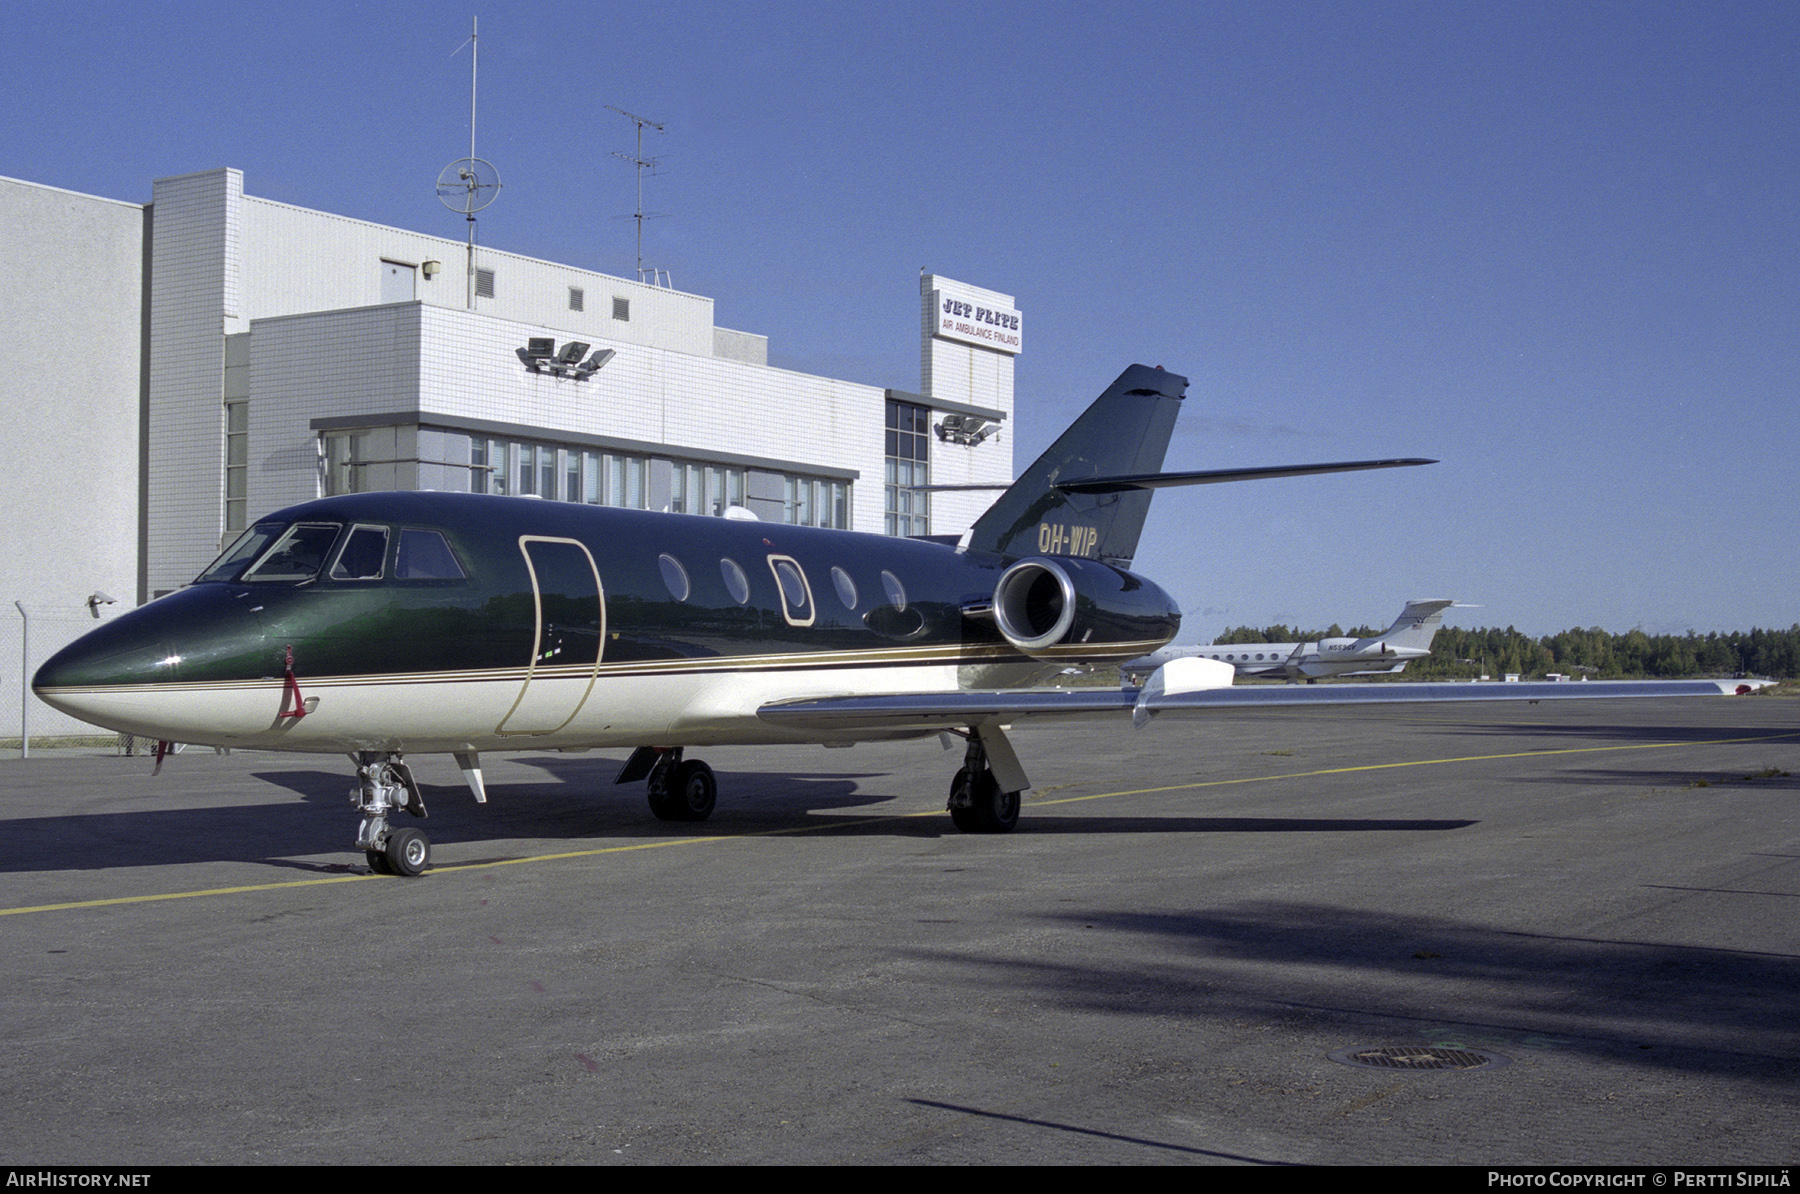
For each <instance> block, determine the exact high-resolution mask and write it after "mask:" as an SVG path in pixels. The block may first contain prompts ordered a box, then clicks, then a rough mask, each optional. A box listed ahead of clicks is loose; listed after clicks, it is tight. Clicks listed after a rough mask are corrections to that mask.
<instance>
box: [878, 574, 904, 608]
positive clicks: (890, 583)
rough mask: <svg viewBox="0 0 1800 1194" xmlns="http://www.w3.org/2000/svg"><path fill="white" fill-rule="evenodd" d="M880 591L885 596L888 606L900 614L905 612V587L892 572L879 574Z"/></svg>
mask: <svg viewBox="0 0 1800 1194" xmlns="http://www.w3.org/2000/svg"><path fill="white" fill-rule="evenodd" d="M881 591H882V592H884V593H886V594H887V599H888V604H889V605H891V606H893V607H894V608H895V609H897V610H899V611H900V612H901V613H905V612H906V586H905V585H903V584H901V583H900V578H899V577H897V576H895V575H894V574H893V573H892V572H883V573H882V574H881Z"/></svg>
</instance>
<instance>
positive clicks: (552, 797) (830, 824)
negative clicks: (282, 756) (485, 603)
mask: <svg viewBox="0 0 1800 1194" xmlns="http://www.w3.org/2000/svg"><path fill="white" fill-rule="evenodd" d="M508 761H509V762H514V763H518V764H520V765H523V766H527V767H531V768H534V769H541V770H542V771H544V772H547V773H548V774H549V776H550V777H551V778H545V779H535V780H531V779H528V780H519V779H515V778H511V777H510V776H508V775H507V771H508V770H509V768H506V767H495V766H490V768H489V773H488V780H489V784H488V803H487V804H486V805H478V804H476V803H475V802H474V800H473V799H472V798H471V797H470V794H469V791H468V789H467V788H466V787H464V786H463V785H462V784H461V783H460V782H458V783H453V784H439V783H429V782H425V781H423V780H422V781H421V782H420V784H419V788H420V794H421V795H422V796H423V797H424V799H425V804H426V807H427V809H429V810H430V814H431V815H430V816H429V817H428V818H427V819H426V820H425V821H424V822H423V823H422V824H423V827H424V828H425V829H426V831H427V832H429V833H430V834H431V836H432V841H433V843H434V845H436V846H437V847H438V848H439V850H440V855H439V864H440V865H450V864H451V863H452V861H453V860H452V859H451V858H448V857H445V856H444V854H443V852H442V851H443V849H444V848H445V847H453V846H456V845H459V844H462V845H466V844H469V843H481V842H493V843H495V844H496V845H499V844H500V843H507V844H509V845H511V844H513V843H516V842H518V841H519V840H520V839H525V840H527V841H530V840H538V841H551V842H555V843H558V846H559V847H566V846H568V845H570V844H573V843H584V844H591V845H599V844H605V843H607V842H613V841H619V840H632V841H639V840H647V839H649V840H653V839H657V838H672V837H701V836H727V835H736V834H752V833H792V832H797V831H817V832H831V833H833V834H841V835H848V836H858V837H881V838H910V839H933V838H946V837H947V838H952V839H958V838H963V837H965V835H964V834H962V833H961V832H960V831H958V830H956V829H955V828H954V827H953V826H952V825H951V823H950V819H949V816H948V814H945V813H943V812H942V810H941V807H939V806H937V805H936V804H935V801H931V802H926V803H925V804H924V805H923V806H922V807H921V806H920V805H919V804H918V803H916V802H911V801H909V802H908V804H907V808H906V811H905V812H901V813H894V812H893V811H887V812H882V811H879V810H875V809H874V808H873V807H872V806H876V805H883V804H887V803H888V802H889V801H891V800H892V799H893V796H894V793H893V792H892V791H891V790H889V789H891V787H892V783H891V781H890V782H888V783H880V782H877V783H876V784H873V785H869V786H867V787H866V788H865V787H860V786H859V782H858V781H859V780H868V779H871V778H873V779H876V780H882V779H885V778H887V777H886V775H885V773H864V774H858V773H848V774H845V773H836V774H830V775H804V774H794V773H788V772H784V773H774V774H772V773H766V772H729V771H721V772H719V779H720V788H721V789H722V791H724V792H726V793H728V795H726V796H724V797H722V798H721V800H720V805H719V810H718V811H717V812H716V813H714V814H713V817H712V819H711V820H710V821H707V822H705V823H702V824H689V823H678V822H662V821H658V820H656V819H655V818H654V817H652V815H651V814H650V812H649V810H648V809H647V808H646V807H645V801H644V795H643V788H642V785H639V784H632V785H621V786H614V785H613V783H612V779H613V776H614V775H615V774H617V771H618V768H619V760H617V759H599V758H596V759H560V758H549V759H538V758H535V757H533V758H529V759H525V758H521V759H516V760H508ZM255 783H260V784H266V785H268V786H270V787H274V788H280V789H285V790H287V791H289V792H292V793H294V794H296V795H298V796H299V797H301V800H300V801H299V802H297V803H296V802H292V801H287V800H283V801H279V802H274V803H270V802H267V801H260V802H259V801H258V800H257V797H256V796H255V793H254V792H253V791H252V790H251V788H252V785H253V784H255ZM350 783H351V781H350V780H349V778H348V777H346V776H345V774H344V773H343V772H342V771H325V770H313V769H285V770H265V771H257V772H252V773H250V774H249V775H247V776H245V785H244V786H245V791H244V793H243V802H242V803H238V804H228V805H215V806H211V807H199V808H195V807H188V808H179V809H142V810H140V809H133V810H128V811H121V812H109V813H103V814H82V815H69V816H52V817H29V818H20V819H15V820H10V821H8V822H6V827H7V832H6V833H5V835H4V836H3V837H0V873H26V872H37V871H62V870H104V869H112V868H119V867H144V866H181V865H188V864H193V863H200V862H262V863H267V864H269V865H270V866H274V867H281V868H288V869H294V870H303V871H307V872H331V871H344V870H350V869H353V868H359V867H360V866H361V864H362V859H361V857H360V855H359V854H358V853H357V852H356V851H355V850H354V848H353V841H354V831H355V823H354V819H353V818H352V817H351V816H350V815H349V813H350V810H349V801H348V799H347V793H348V791H349V787H350ZM1030 807H1031V802H1030V800H1029V798H1028V799H1027V802H1026V812H1027V816H1026V817H1025V819H1024V820H1022V821H1021V823H1020V827H1019V830H1018V832H1019V833H1022V834H1084V835H1085V834H1098V833H1158V834H1166V833H1248V834H1265V833H1362V832H1414V831H1421V830H1454V829H1464V828H1468V827H1469V826H1471V825H1475V824H1478V823H1479V822H1478V821H1477V820H1471V819H1443V818H1437V819H1427V818H1405V817H1393V818H1324V817H1308V816H1305V815H1297V816H1293V817H1230V816H1217V815H1209V816H1194V817H1182V816H1174V817H1170V816H1155V817H1147V816H1118V815H1092V814H1089V815H1080V814H1071V813H1070V812H1068V811H1066V810H1061V811H1058V812H1057V813H1056V814H1054V815H1036V816H1033V815H1031V812H1030ZM865 810H867V811H866V812H865ZM921 811H923V812H925V813H926V814H927V815H923V816H921V815H917V814H918V813H919V812H921ZM846 814H849V815H846ZM406 820H410V818H404V817H403V818H402V821H403V822H404V821H406ZM523 852H524V851H521V850H520V849H518V848H517V847H514V848H513V849H511V850H509V851H507V852H503V853H498V854H494V855H491V856H490V855H484V856H483V858H482V859H481V860H482V861H491V860H493V859H494V858H499V857H515V856H520V855H521V854H522V853H523ZM314 855H325V856H326V858H327V860H326V861H320V860H318V859H315V858H312V857H311V856H314ZM468 861H473V860H468Z"/></svg>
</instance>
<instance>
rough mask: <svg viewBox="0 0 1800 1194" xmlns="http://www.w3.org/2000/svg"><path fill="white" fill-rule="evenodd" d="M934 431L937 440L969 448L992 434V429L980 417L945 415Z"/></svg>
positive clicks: (985, 420)
mask: <svg viewBox="0 0 1800 1194" xmlns="http://www.w3.org/2000/svg"><path fill="white" fill-rule="evenodd" d="M936 430H937V437H938V438H939V439H941V440H946V441H948V442H949V443H953V444H963V445H966V446H968V447H971V448H973V447H974V446H975V445H976V444H978V443H980V442H981V441H982V440H984V439H986V438H987V437H988V436H990V435H992V434H993V428H991V427H989V426H988V421H987V419H985V418H984V417H982V416H981V415H945V416H944V421H943V422H942V423H939V424H938V425H937V427H936Z"/></svg>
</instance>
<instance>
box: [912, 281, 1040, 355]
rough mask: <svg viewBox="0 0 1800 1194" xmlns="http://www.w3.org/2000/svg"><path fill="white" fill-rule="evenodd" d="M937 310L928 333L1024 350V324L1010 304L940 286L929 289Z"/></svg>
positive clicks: (1014, 351) (1006, 349) (1009, 350)
mask: <svg viewBox="0 0 1800 1194" xmlns="http://www.w3.org/2000/svg"><path fill="white" fill-rule="evenodd" d="M931 301H932V305H933V306H934V307H935V309H936V311H937V325H936V327H934V328H933V329H932V335H934V336H938V337H941V338H942V339H945V340H958V341H961V342H962V343H964V344H974V345H977V346H979V347H981V348H992V349H994V350H995V351H997V352H1004V353H1009V354H1011V355H1014V356H1017V355H1018V354H1019V353H1020V352H1022V351H1023V350H1024V344H1025V340H1024V335H1025V325H1024V323H1023V320H1022V317H1021V316H1020V315H1019V313H1018V311H1016V310H1015V309H1013V308H1012V307H996V306H993V305H991V304H988V303H978V302H975V301H973V300H971V299H966V298H960V297H958V296H957V295H954V294H948V293H946V292H944V291H942V290H934V291H932V292H931Z"/></svg>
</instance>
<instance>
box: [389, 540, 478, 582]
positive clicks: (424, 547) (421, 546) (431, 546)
mask: <svg viewBox="0 0 1800 1194" xmlns="http://www.w3.org/2000/svg"><path fill="white" fill-rule="evenodd" d="M468 575H469V574H468V573H467V572H465V571H463V566H462V564H461V563H460V562H459V561H458V560H457V558H456V553H455V552H453V551H451V550H450V545H449V544H448V543H446V542H444V536H443V535H442V533H440V532H438V531H422V530H418V529H415V528H412V527H408V528H406V529H404V530H402V531H401V532H400V550H399V551H398V552H396V553H395V555H394V578H395V579H396V580H463V579H466V578H467V577H468Z"/></svg>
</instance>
